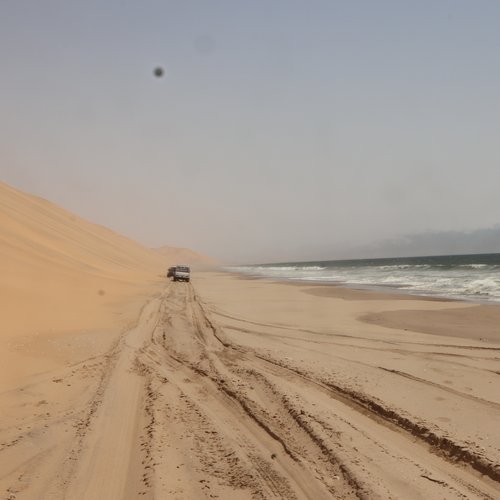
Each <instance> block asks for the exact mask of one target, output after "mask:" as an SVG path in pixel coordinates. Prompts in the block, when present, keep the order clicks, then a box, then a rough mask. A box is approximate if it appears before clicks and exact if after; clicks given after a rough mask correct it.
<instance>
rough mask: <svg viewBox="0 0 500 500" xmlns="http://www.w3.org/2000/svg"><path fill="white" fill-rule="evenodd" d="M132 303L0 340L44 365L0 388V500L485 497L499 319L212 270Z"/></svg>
mask: <svg viewBox="0 0 500 500" xmlns="http://www.w3.org/2000/svg"><path fill="white" fill-rule="evenodd" d="M27 288H28V289H29V287H27ZM136 292H137V293H136V294H135V295H134V294H133V293H131V294H129V295H126V300H115V302H114V303H109V304H108V308H107V309H106V308H104V309H105V310H106V311H108V312H109V313H110V314H111V313H115V314H118V313H121V314H122V315H123V317H120V318H121V319H120V320H116V321H115V323H113V322H112V321H109V320H108V319H106V317H105V315H104V316H103V318H104V320H103V321H101V322H100V324H99V328H90V327H89V326H88V325H90V322H89V321H90V320H89V319H88V318H86V314H85V312H84V310H83V309H82V310H81V311H80V310H79V311H78V314H79V315H76V316H73V317H71V316H69V315H68V317H65V318H64V321H67V324H68V325H70V326H71V327H70V328H69V327H68V331H67V332H66V333H64V328H62V326H59V327H58V330H57V333H54V334H53V335H52V334H50V333H47V334H44V335H42V334H38V333H37V332H36V331H35V330H32V331H31V332H30V331H29V328H28V327H26V328H25V329H24V330H23V331H22V338H23V341H22V342H18V344H17V345H16V347H15V349H12V345H10V347H9V350H8V352H9V353H14V358H13V359H15V360H16V362H19V360H21V359H24V360H26V359H34V360H36V359H38V358H41V359H42V360H44V361H43V363H45V364H44V366H43V370H40V371H38V372H36V370H35V368H32V367H31V368H29V369H27V372H26V373H21V374H19V373H18V375H17V376H13V375H12V376H11V377H10V383H9V384H8V388H5V389H4V390H3V392H1V393H0V408H1V415H0V418H1V424H2V425H1V430H0V471H1V475H0V491H2V494H3V496H4V497H5V498H10V499H14V498H15V499H20V498H70V499H73V498H74V499H84V498H85V499H114V498H116V499H118V498H178V499H186V498H231V499H240V498H286V499H289V498H311V499H319V498H370V499H372V498H384V499H385V498H423V497H425V498H428V499H431V498H436V499H437V498H498V497H499V496H500V482H499V480H500V468H499V465H498V464H499V463H500V434H499V433H498V422H499V421H500V391H499V390H498V384H499V382H498V380H499V379H498V377H499V376H500V364H499V363H500V336H499V332H498V329H497V330H495V325H498V324H499V322H498V318H499V315H500V312H499V311H500V308H499V307H496V306H488V307H486V306H477V305H471V304H467V303H461V302H453V301H439V300H424V299H418V298H414V297H409V296H398V295H396V294H384V293H379V292H372V291H359V290H352V289H348V288H342V287H329V286H309V285H297V284H290V283H276V282H270V281H266V280H255V279H253V280H252V279H246V278H243V277H241V276H237V275H232V274H229V273H222V272H196V273H194V275H193V279H192V282H191V283H173V282H171V281H167V280H165V279H164V278H163V279H161V280H159V281H158V280H151V281H150V282H149V284H148V285H146V282H145V281H143V282H141V287H140V288H139V289H138V290H137V291H136ZM98 297H99V296H98ZM104 297H106V296H104ZM123 297H125V296H121V299H123ZM100 298H102V297H100ZM82 307H83V306H82ZM86 307H88V308H89V309H86V311H89V310H92V309H94V308H97V306H96V303H95V302H93V303H91V304H87V305H86ZM99 310H100V309H99V308H97V309H96V311H99ZM18 314H20V313H19V312H18ZM75 314H76V313H75ZM89 314H90V313H89ZM100 317H101V316H100V315H99V314H98V315H97V318H100ZM33 321H35V320H33ZM61 321H62V320H61ZM85 321H87V323H85ZM106 321H108V323H107V322H106ZM35 323H36V322H35ZM29 324H31V323H29ZM82 324H83V325H87V326H86V327H82ZM65 325H66V323H65ZM44 327H45V328H50V315H48V316H47V319H46V322H45V323H44ZM51 335H52V336H51ZM13 336H14V334H11V335H10V336H8V338H9V339H10V342H12V338H13ZM19 338H21V337H19ZM3 348H4V350H5V349H6V346H5V343H4V344H3ZM47 356H48V358H49V360H50V362H48V361H47V359H46V358H47ZM7 358H8V356H7V357H6V356H5V354H4V360H5V359H7ZM14 368H15V367H14ZM21 371H22V370H21ZM35 372H36V373H35ZM14 373H16V371H15V370H14Z"/></svg>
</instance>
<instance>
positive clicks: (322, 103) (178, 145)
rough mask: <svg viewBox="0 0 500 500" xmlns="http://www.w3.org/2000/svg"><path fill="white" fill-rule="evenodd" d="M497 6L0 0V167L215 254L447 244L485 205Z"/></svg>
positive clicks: (494, 184)
mask: <svg viewBox="0 0 500 500" xmlns="http://www.w3.org/2000/svg"><path fill="white" fill-rule="evenodd" d="M499 14H500V5H499V4H495V3H492V2H480V3H475V4H472V3H466V2H450V1H449V2H441V3H439V4H435V3H433V2H422V3H419V4H418V5H411V6H410V5H408V4H405V5H403V4H398V3H396V2H382V3H378V4H377V5H374V4H370V3H368V2H364V3H359V4H356V5H354V4H353V5H341V4H339V3H327V2H318V3H315V4H314V6H311V5H310V4H308V5H306V4H299V3H288V2H276V3H273V4H272V5H267V4H264V3H256V4H252V5H249V4H243V3H238V4H235V3H230V2H217V3H210V5H208V4H205V3H202V2H193V3H189V4H182V5H181V4H173V3H165V4H162V3H157V2H148V3H146V4H141V5H138V4H135V3H133V2H109V3H107V4H106V5H105V6H103V5H101V4H99V3H96V2H93V3H86V4H85V5H84V4H81V5H69V4H60V3H59V2H48V3H44V5H41V4H39V3H38V2H33V1H25V2H16V3H4V4H3V5H2V6H1V7H0V19H1V21H0V22H1V24H2V29H1V30H0V58H1V61H2V68H3V82H2V84H3V92H2V93H1V95H0V105H1V106H2V109H3V114H4V117H5V118H4V120H3V121H2V129H1V130H2V134H1V136H2V138H1V139H0V144H1V150H2V154H1V157H0V159H1V160H0V161H1V162H0V173H1V178H2V180H4V181H6V182H8V183H10V184H12V185H14V186H15V187H16V188H19V189H22V190H26V191H29V192H32V193H35V194H37V195H39V196H42V197H44V198H47V199H49V200H51V201H54V202H55V203H57V204H59V205H62V206H63V207H65V208H67V209H69V210H71V211H73V212H76V213H78V214H79V215H81V216H83V217H85V218H87V219H90V220H92V221H95V222H98V223H100V224H103V225H105V226H108V227H111V228H112V229H114V230H116V231H119V232H121V233H124V234H126V235H127V236H130V237H132V238H135V239H137V240H139V241H141V242H142V243H144V244H146V245H149V246H151V247H158V246H161V245H164V244H175V245H178V246H183V247H189V248H193V249H195V250H197V251H200V252H202V253H204V254H208V255H210V256H213V257H214V258H218V259H222V260H226V261H232V262H245V261H250V262H259V261H261V262H263V261H273V260H275V261H276V260H279V261H286V260H301V259H303V260H311V259H315V258H323V259H326V258H332V259H333V258H342V257H344V258H346V257H349V256H350V255H356V256H359V257H368V256H371V255H375V254H376V255H378V256H383V255H391V256H394V255H397V254H398V252H399V254H404V255H409V254H412V253H413V255H415V254H419V253H420V254H422V253H448V252H450V250H448V247H449V245H450V244H452V245H454V248H456V252H457V253H465V252H466V251H467V250H464V248H468V247H467V244H468V243H467V242H468V241H469V240H470V239H471V238H470V235H471V234H479V233H481V231H478V230H481V229H482V228H494V227H495V226H496V225H497V224H498V213H499V211H500V197H498V194H497V190H498V189H497V188H498V185H499V184H500V170H499V169H498V164H499V159H500V158H499V155H500V153H499V151H498V147H497V138H498V132H499V125H500V113H499V111H500V109H499V108H500V106H499V98H498V90H497V89H498V88H499V86H500V61H499V57H498V53H499V52H498V49H499V46H500V30H499V29H498V28H499V21H498V19H499ZM157 66H161V67H163V68H164V69H165V73H164V75H163V77H162V78H161V79H158V78H154V76H153V75H152V71H153V69H154V68H155V67H157ZM475 231H478V232H477V233H475ZM484 231H486V232H488V231H491V233H488V234H489V235H490V236H491V235H492V234H494V235H496V236H495V237H494V238H491V237H490V238H489V239H488V238H484V239H483V240H480V242H479V244H477V241H476V244H475V245H474V246H473V250H472V251H473V252H495V251H500V237H499V236H498V234H499V233H500V231H498V230H496V229H491V230H488V229H486V230H484ZM484 231H483V232H484ZM418 233H422V235H424V236H422V235H421V236H410V237H408V236H406V240H405V241H406V242H407V243H408V242H409V245H408V244H407V246H406V247H405V248H402V247H401V245H399V246H398V245H395V244H394V243H393V241H394V239H397V238H400V237H402V236H405V235H412V234H418ZM425 235H428V238H427V240H426V241H425V242H424V239H425ZM460 235H463V238H461V236H460ZM386 240H387V241H388V242H387V243H384V241H386ZM445 240H446V241H448V247H446V248H445V247H443V245H444V243H443V242H444V241H445ZM452 240H453V241H452ZM450 241H452V243H449V242H450ZM481 241H482V242H483V243H481ZM412 242H413V243H412ZM418 245H420V246H418ZM403 246H404V245H403ZM443 248H445V249H444V251H443ZM471 248H472V246H471ZM419 249H420V250H419Z"/></svg>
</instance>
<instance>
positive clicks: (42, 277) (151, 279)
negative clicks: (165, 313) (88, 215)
mask: <svg viewBox="0 0 500 500" xmlns="http://www.w3.org/2000/svg"><path fill="white" fill-rule="evenodd" d="M186 254H189V252H188V251H186ZM175 255H176V257H179V258H180V257H189V255H183V254H182V252H181V251H177V249H176V254H175ZM201 257H202V256H200V258H201ZM174 260H175V259H174ZM174 260H172V259H171V258H169V256H168V255H166V256H162V255H161V254H159V253H158V252H155V251H153V250H151V249H148V248H146V247H144V246H142V245H140V244H139V243H137V242H135V241H132V240H130V239H128V238H126V237H124V236H121V235H119V234H117V233H115V232H113V231H111V230H109V229H107V228H105V227H103V226H99V225H96V224H92V223H90V222H88V221H86V220H84V219H82V218H80V217H78V216H76V215H74V214H72V213H70V212H68V211H66V210H64V209H62V208H60V207H58V206H56V205H55V204H53V203H51V202H49V201H46V200H44V199H42V198H39V197H36V196H33V195H30V194H26V193H23V192H20V191H18V190H16V189H14V188H12V187H9V186H8V185H6V184H3V183H0V274H1V280H0V304H1V306H0V307H1V311H0V314H1V318H2V320H1V329H0V387H2V386H5V385H6V384H9V383H10V382H12V380H14V379H16V378H18V377H20V376H22V375H26V374H30V373H36V372H38V371H40V370H43V369H47V368H50V367H51V366H53V362H52V361H51V360H53V359H54V357H56V358H59V357H60V356H59V355H58V354H57V353H54V352H51V349H50V344H49V343H47V346H46V347H47V349H42V350H41V351H40V349H39V348H37V349H35V350H36V352H37V355H36V356H30V355H29V352H30V349H29V348H27V347H26V345H32V344H33V341H34V340H33V339H34V338H36V341H37V344H40V342H41V340H40V339H42V338H45V339H49V338H50V339H52V340H54V339H55V338H56V337H57V336H58V334H65V335H66V334H69V333H71V332H82V331H87V332H89V335H90V332H96V331H98V330H105V331H106V332H109V331H111V332H113V333H116V332H117V331H119V329H120V328H122V327H123V326H124V325H126V324H127V322H128V321H131V320H132V318H135V317H136V316H137V308H138V307H140V305H141V303H142V302H144V300H145V299H146V296H148V295H149V294H151V293H152V291H153V290H154V288H155V286H157V285H158V284H159V283H160V282H161V280H160V279H159V275H160V274H161V273H164V270H165V269H166V267H167V266H168V265H169V264H171V263H173V261H174ZM187 261H188V262H189V260H187ZM34 336H35V337H34ZM108 337H109V336H106V338H108Z"/></svg>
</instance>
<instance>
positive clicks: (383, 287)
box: [220, 268, 500, 306]
mask: <svg viewBox="0 0 500 500" xmlns="http://www.w3.org/2000/svg"><path fill="white" fill-rule="evenodd" d="M220 272H223V273H229V274H234V275H235V276H241V278H242V279H249V280H268V281H270V282H276V283H291V284H298V285H301V284H304V285H308V286H330V287H343V288H348V289H352V290H359V291H373V292H376V293H387V294H393V295H402V296H409V297H414V298H418V299H420V300H431V301H432V300H436V301H439V302H461V303H466V304H475V305H498V306H500V300H495V299H481V298H473V297H465V296H449V295H440V294H437V293H436V294H433V293H431V292H429V294H424V293H422V294H420V293H416V292H413V291H411V290H405V289H403V288H401V287H400V286H398V285H388V284H358V283H349V282H344V281H334V280H331V281H327V280H324V281H319V280H308V279H300V278H280V277H274V276H273V277H271V276H257V275H251V274H248V275H247V274H245V273H244V272H238V271H229V270H228V271H226V270H225V269H223V268H221V269H220Z"/></svg>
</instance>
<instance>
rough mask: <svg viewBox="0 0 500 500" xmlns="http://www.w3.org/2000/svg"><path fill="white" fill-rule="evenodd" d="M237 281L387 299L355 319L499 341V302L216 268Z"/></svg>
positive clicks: (342, 296) (343, 297)
mask: <svg viewBox="0 0 500 500" xmlns="http://www.w3.org/2000/svg"><path fill="white" fill-rule="evenodd" d="M218 272H220V273H222V274H227V275H229V276H233V277H235V278H236V279H238V280H243V281H257V282H262V283H269V284H274V285H285V286H292V287H297V288H299V289H300V290H301V291H302V293H306V294H310V295H316V296H320V297H329V298H331V299H340V300H348V301H378V302H386V303H387V310H382V311H377V312H367V313H360V314H359V315H358V316H357V317H356V320H357V321H359V322H362V323H366V324H369V325H374V326H379V327H383V328H388V329H392V330H399V331H402V332H407V331H411V332H415V333H423V334H430V335H442V336H446V337H456V338H462V339H464V338H465V339H470V340H479V341H480V342H500V326H499V325H500V303H497V302H494V303H492V302H479V301H470V300H465V299H458V298H449V297H440V296H427V295H415V294H412V293H402V292H401V291H399V290H398V292H396V291H395V290H388V289H386V288H385V287H381V288H378V287H357V286H348V285H347V284H341V283H331V282H330V283H324V282H322V283H318V282H307V281H305V280H295V279H287V278H283V279H280V278H269V277H261V276H247V275H245V274H244V273H238V272H235V271H226V270H224V269H221V270H220V271H218ZM400 301H404V302H409V303H413V304H415V303H416V304H419V303H420V305H421V307H419V308H417V309H414V308H411V309H408V310H405V309H404V308H403V307H399V306H398V307H394V306H393V305H392V304H390V303H391V302H395V303H399V302H400ZM427 304H438V305H439V304H443V305H447V306H451V308H448V307H446V311H442V312H439V311H435V310H432V309H429V308H427V307H426V305H427Z"/></svg>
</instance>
